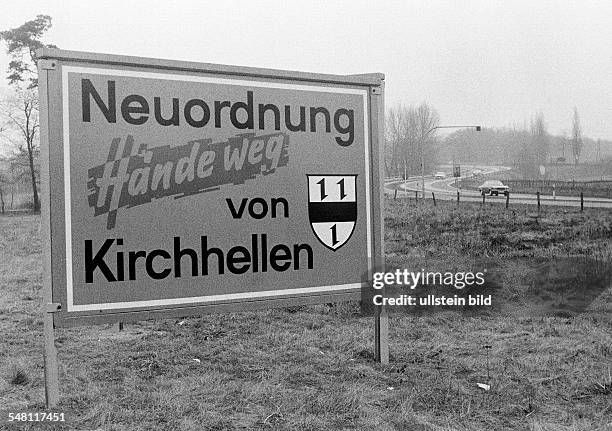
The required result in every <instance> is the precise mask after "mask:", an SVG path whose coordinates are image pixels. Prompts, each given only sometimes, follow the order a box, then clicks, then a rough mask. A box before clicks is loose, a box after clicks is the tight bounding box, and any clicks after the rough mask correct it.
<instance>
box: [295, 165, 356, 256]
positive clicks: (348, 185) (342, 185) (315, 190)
mask: <svg viewBox="0 0 612 431" xmlns="http://www.w3.org/2000/svg"><path fill="white" fill-rule="evenodd" d="M307 177H308V218H309V220H310V226H311V227H312V231H313V232H314V234H315V236H316V237H317V238H318V240H319V241H321V243H322V244H323V245H324V246H325V247H327V248H329V249H330V250H333V251H336V250H338V249H339V248H340V247H342V246H343V245H344V244H346V243H347V242H348V240H349V239H350V238H351V235H352V234H353V231H354V230H355V222H356V221H357V187H356V179H357V175H307Z"/></svg>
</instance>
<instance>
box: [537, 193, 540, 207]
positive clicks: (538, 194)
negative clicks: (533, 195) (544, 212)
mask: <svg viewBox="0 0 612 431" xmlns="http://www.w3.org/2000/svg"><path fill="white" fill-rule="evenodd" d="M537 196H538V211H540V191H539V190H538V191H537Z"/></svg>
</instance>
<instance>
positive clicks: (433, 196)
mask: <svg viewBox="0 0 612 431" xmlns="http://www.w3.org/2000/svg"><path fill="white" fill-rule="evenodd" d="M431 197H432V198H433V201H434V206H436V195H435V194H434V192H431Z"/></svg>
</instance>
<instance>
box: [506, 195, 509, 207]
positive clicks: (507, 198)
mask: <svg viewBox="0 0 612 431" xmlns="http://www.w3.org/2000/svg"><path fill="white" fill-rule="evenodd" d="M508 205H510V192H508V193H506V209H508Z"/></svg>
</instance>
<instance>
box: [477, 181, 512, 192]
mask: <svg viewBox="0 0 612 431" xmlns="http://www.w3.org/2000/svg"><path fill="white" fill-rule="evenodd" d="M478 191H479V192H480V194H481V195H483V196H484V195H487V194H488V195H490V196H499V194H500V193H503V194H504V195H505V196H508V193H510V187H508V186H506V185H504V183H502V182H501V181H499V180H487V181H485V182H484V183H482V185H481V186H480V187H478Z"/></svg>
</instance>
